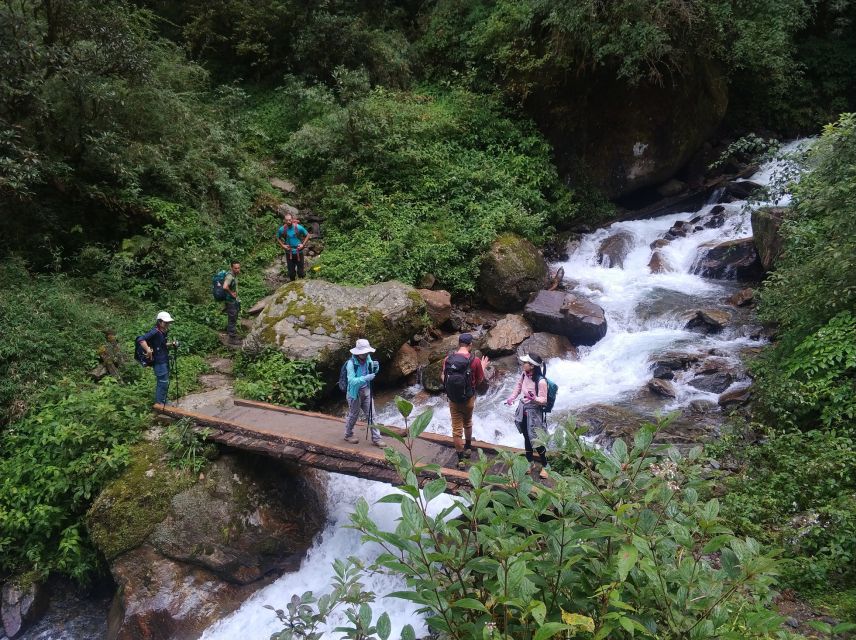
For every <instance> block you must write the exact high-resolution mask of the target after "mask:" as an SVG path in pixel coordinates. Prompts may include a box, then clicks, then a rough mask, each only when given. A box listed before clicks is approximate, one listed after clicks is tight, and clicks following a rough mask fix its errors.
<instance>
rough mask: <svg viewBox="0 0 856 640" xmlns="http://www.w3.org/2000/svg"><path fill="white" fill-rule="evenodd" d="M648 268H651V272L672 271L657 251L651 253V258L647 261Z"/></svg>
mask: <svg viewBox="0 0 856 640" xmlns="http://www.w3.org/2000/svg"><path fill="white" fill-rule="evenodd" d="M648 268H649V269H650V270H651V273H665V272H666V271H673V269H672V267H671V266H669V263H668V262H666V259H665V258H664V257H663V254H661V253H660V252H659V251H655V252H654V253H653V254H651V260H649V261H648Z"/></svg>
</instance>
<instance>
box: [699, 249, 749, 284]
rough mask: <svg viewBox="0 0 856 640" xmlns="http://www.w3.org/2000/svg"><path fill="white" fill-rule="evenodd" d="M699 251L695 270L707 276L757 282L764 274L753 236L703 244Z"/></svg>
mask: <svg viewBox="0 0 856 640" xmlns="http://www.w3.org/2000/svg"><path fill="white" fill-rule="evenodd" d="M699 252H700V256H699V259H698V260H697V262H696V268H695V272H696V273H698V274H699V275H701V276H704V277H705V278H718V279H721V280H745V281H752V282H755V281H759V280H760V279H761V277H762V275H763V272H762V269H761V261H760V260H759V259H758V252H757V251H756V250H755V242H754V240H753V239H752V238H741V239H738V240H729V241H727V242H721V243H719V244H716V245H702V246H701V247H699Z"/></svg>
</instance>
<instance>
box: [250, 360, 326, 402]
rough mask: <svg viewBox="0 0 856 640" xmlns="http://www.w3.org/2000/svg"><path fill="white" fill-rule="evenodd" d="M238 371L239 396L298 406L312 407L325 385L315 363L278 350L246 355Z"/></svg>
mask: <svg viewBox="0 0 856 640" xmlns="http://www.w3.org/2000/svg"><path fill="white" fill-rule="evenodd" d="M235 373H236V374H237V375H238V379H237V380H236V381H235V393H237V394H238V395H239V396H241V397H243V398H249V399H250V400H262V401H264V402H272V403H274V404H283V405H286V406H289V407H294V408H295V409H302V408H304V407H311V406H312V405H313V404H314V403H315V401H316V400H317V398H318V396H319V394H320V393H321V391H322V390H323V388H324V383H323V381H322V380H321V377H320V376H319V374H318V372H317V371H316V370H315V363H314V362H312V361H306V360H289V359H288V358H286V357H285V355H283V353H282V352H281V351H278V350H276V349H268V350H265V351H263V352H261V353H260V354H258V355H246V354H242V355H241V356H240V358H239V359H238V361H237V363H236V364H235Z"/></svg>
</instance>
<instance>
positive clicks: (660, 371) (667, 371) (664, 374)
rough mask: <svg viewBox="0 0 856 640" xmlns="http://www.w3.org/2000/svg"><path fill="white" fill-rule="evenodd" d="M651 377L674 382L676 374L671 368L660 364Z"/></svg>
mask: <svg viewBox="0 0 856 640" xmlns="http://www.w3.org/2000/svg"><path fill="white" fill-rule="evenodd" d="M651 375H652V376H654V377H655V378H660V379H662V380H672V379H673V378H674V377H675V372H674V371H673V370H672V369H671V368H670V367H666V366H663V365H661V364H658V365H657V366H656V367H654V371H653V372H652V373H651Z"/></svg>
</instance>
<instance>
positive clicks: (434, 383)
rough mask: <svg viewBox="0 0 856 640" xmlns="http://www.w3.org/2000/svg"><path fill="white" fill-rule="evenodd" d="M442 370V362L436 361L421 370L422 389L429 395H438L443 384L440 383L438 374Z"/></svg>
mask: <svg viewBox="0 0 856 640" xmlns="http://www.w3.org/2000/svg"><path fill="white" fill-rule="evenodd" d="M442 369H443V361H442V360H437V361H436V362H432V363H431V364H429V365H428V366H427V367H425V368H424V369H422V387H423V388H424V389H425V391H427V392H429V393H440V392H441V391H442V390H443V383H442V382H440V372H441V371H442Z"/></svg>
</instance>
